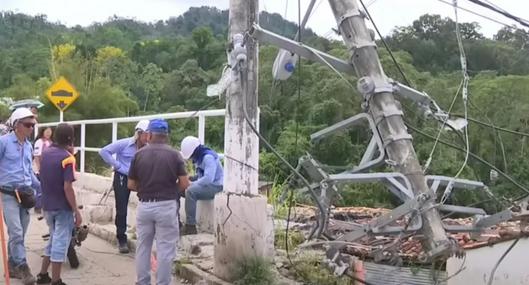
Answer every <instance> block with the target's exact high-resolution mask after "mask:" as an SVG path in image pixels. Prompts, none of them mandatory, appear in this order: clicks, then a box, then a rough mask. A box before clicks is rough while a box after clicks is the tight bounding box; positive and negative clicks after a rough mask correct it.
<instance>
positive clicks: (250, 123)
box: [239, 67, 325, 236]
mask: <svg viewBox="0 0 529 285" xmlns="http://www.w3.org/2000/svg"><path fill="white" fill-rule="evenodd" d="M239 68H240V67H239ZM240 76H241V80H240V82H241V84H242V83H243V82H244V79H243V78H244V77H245V76H244V72H242V70H240ZM241 88H242V90H245V89H246V88H247V86H241ZM247 93H248V92H246V91H245V92H244V94H243V96H242V97H243V113H244V119H245V120H246V122H247V123H248V126H249V127H250V129H251V130H252V131H253V132H254V133H255V134H256V135H257V136H258V137H259V140H260V141H261V142H262V143H264V145H265V146H266V147H267V148H268V149H269V150H270V151H272V153H273V154H274V155H275V156H276V157H277V158H279V160H281V162H282V163H283V164H285V165H286V166H287V167H288V168H289V169H290V170H291V171H292V172H293V173H294V174H295V175H296V176H297V177H298V178H299V179H300V180H301V182H302V183H303V184H304V185H305V186H306V187H307V188H308V191H309V193H310V195H311V197H312V199H313V200H314V202H315V203H316V205H317V207H318V210H319V211H320V213H324V212H325V210H324V208H323V206H322V205H321V203H320V201H319V200H318V197H317V195H316V193H315V192H314V190H313V189H312V187H311V186H310V183H309V182H308V181H307V179H306V178H305V177H304V176H303V175H302V174H301V173H299V171H297V170H296V169H295V168H294V167H293V166H292V165H291V164H290V163H289V162H288V161H287V160H286V159H285V158H284V157H283V156H282V155H281V154H280V153H279V152H278V151H277V150H276V149H275V148H274V147H273V146H272V145H271V144H270V142H268V140H266V139H265V138H264V137H263V135H261V133H260V132H259V131H258V130H257V128H256V127H255V125H254V124H253V123H252V121H251V119H250V117H249V115H248V110H247V106H246V94H247ZM321 218H324V217H320V220H319V221H317V224H316V226H317V227H318V232H317V233H316V236H319V235H320V234H321V232H322V230H323V227H324V225H325V220H324V219H323V220H321Z"/></svg>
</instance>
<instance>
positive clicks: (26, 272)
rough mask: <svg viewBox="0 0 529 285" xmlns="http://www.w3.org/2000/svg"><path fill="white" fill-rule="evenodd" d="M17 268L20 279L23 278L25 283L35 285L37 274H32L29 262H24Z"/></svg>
mask: <svg viewBox="0 0 529 285" xmlns="http://www.w3.org/2000/svg"><path fill="white" fill-rule="evenodd" d="M17 270H18V271H19V272H20V279H22V284H24V285H33V284H35V281H36V280H35V276H33V274H31V270H30V269H29V266H28V265H27V264H22V265H19V266H18V267H17Z"/></svg>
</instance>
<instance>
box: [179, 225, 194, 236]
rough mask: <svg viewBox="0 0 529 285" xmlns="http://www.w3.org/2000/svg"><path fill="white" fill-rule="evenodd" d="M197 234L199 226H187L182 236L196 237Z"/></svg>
mask: <svg viewBox="0 0 529 285" xmlns="http://www.w3.org/2000/svg"><path fill="white" fill-rule="evenodd" d="M196 234H197V226H195V225H185V226H184V230H183V231H182V235H184V236H185V235H196Z"/></svg>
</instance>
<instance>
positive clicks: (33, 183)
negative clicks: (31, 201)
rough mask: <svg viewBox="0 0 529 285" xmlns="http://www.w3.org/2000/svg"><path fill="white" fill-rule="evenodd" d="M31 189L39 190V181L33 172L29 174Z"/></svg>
mask: <svg viewBox="0 0 529 285" xmlns="http://www.w3.org/2000/svg"><path fill="white" fill-rule="evenodd" d="M31 187H32V188H33V189H40V180H39V179H38V178H37V176H36V175H35V173H34V172H33V171H32V172H31Z"/></svg>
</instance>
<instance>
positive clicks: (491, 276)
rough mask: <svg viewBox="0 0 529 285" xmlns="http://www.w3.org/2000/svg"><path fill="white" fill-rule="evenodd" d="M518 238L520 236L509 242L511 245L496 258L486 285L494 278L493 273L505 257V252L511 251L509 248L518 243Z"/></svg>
mask: <svg viewBox="0 0 529 285" xmlns="http://www.w3.org/2000/svg"><path fill="white" fill-rule="evenodd" d="M519 240H520V238H517V239H515V240H514V242H513V243H512V244H511V246H509V248H507V250H506V251H505V252H504V253H503V254H502V255H501V257H500V259H498V261H497V262H496V264H495V265H494V268H492V271H491V273H490V277H489V282H487V285H492V281H493V280H494V273H496V269H498V266H500V263H501V262H502V261H503V259H505V257H506V256H507V254H509V252H511V250H512V249H513V248H514V246H515V245H516V244H517V243H518V241H519Z"/></svg>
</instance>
